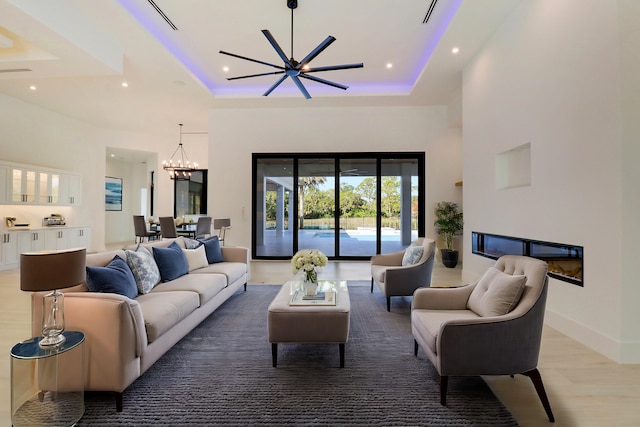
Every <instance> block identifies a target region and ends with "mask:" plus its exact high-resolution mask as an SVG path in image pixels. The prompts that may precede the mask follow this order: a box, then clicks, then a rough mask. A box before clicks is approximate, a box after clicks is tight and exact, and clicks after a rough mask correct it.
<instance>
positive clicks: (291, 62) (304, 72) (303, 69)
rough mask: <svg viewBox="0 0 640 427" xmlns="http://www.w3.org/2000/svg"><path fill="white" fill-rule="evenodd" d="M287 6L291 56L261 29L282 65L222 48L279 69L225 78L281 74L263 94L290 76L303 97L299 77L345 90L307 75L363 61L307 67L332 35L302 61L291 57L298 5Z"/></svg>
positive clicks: (294, 0)
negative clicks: (289, 18) (294, 22)
mask: <svg viewBox="0 0 640 427" xmlns="http://www.w3.org/2000/svg"><path fill="white" fill-rule="evenodd" d="M287 7H288V8H289V9H291V58H287V55H286V54H285V53H284V51H283V50H282V48H281V47H280V45H279V44H278V42H277V41H276V39H275V38H274V37H273V36H272V35H271V32H270V31H269V30H262V34H264V36H265V37H266V38H267V40H268V41H269V43H271V46H272V47H273V48H274V49H275V51H276V53H277V54H278V56H279V57H280V59H282V61H283V62H284V66H280V65H276V64H271V63H268V62H264V61H259V60H257V59H251V58H247V57H246V56H240V55H236V54H234V53H229V52H225V51H223V50H221V51H220V53H221V54H223V55H229V56H233V57H235V58H240V59H244V60H246V61H251V62H256V63H258V64H263V65H267V66H269V67H273V68H277V69H278V70H280V71H271V72H268V73H259V74H250V75H246V76H238V77H230V78H228V79H227V80H239V79H247V78H251V77H260V76H268V75H271V74H283V76H282V77H280V79H279V80H278V81H277V82H275V83H274V84H273V86H271V87H270V88H269V89H268V90H267V91H266V92H265V93H264V94H263V96H268V95H269V94H270V93H271V92H273V90H274V89H275V88H277V87H278V86H279V85H280V84H281V83H282V82H283V81H285V80H286V79H287V77H291V80H293V82H294V83H295V85H296V86H297V87H298V89H299V90H300V92H302V94H303V95H304V97H305V98H307V99H310V98H311V95H309V92H308V91H307V89H306V88H305V87H304V85H303V84H302V82H301V81H300V77H302V78H304V79H308V80H312V81H314V82H318V83H322V84H326V85H329V86H333V87H336V88H338V89H342V90H347V88H348V86H345V85H342V84H339V83H335V82H331V81H329V80H325V79H321V78H319V77H315V76H312V75H309V73H317V72H320V71H333V70H346V69H349V68H362V67H364V64H363V63H359V64H343V65H330V66H325V67H313V68H311V67H309V63H310V62H311V61H312V60H313V59H314V58H315V57H316V56H318V55H319V54H320V53H321V52H322V51H323V50H325V49H326V48H327V47H328V46H329V45H330V44H331V43H333V42H334V41H335V40H336V39H335V37H333V36H329V37H327V38H326V39H325V40H324V41H323V42H322V43H320V44H319V45H318V46H317V47H316V48H315V49H313V50H312V51H311V52H310V53H309V54H308V55H307V56H305V57H304V58H303V59H302V61H300V62H298V61H296V60H295V59H294V58H293V10H294V9H295V8H297V7H298V0H287Z"/></svg>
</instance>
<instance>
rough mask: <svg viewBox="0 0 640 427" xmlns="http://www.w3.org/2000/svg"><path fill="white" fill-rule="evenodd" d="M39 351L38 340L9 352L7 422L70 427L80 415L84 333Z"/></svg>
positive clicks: (74, 333) (69, 333)
mask: <svg viewBox="0 0 640 427" xmlns="http://www.w3.org/2000/svg"><path fill="white" fill-rule="evenodd" d="M63 334H64V336H65V337H66V341H65V342H64V343H62V344H61V345H59V346H57V347H53V348H51V349H43V348H40V346H39V345H38V343H39V342H40V340H41V339H42V337H36V338H31V339H28V340H26V341H23V342H21V343H18V344H16V345H14V346H13V348H12V349H11V421H12V423H13V425H14V426H16V427H17V426H35V425H39V426H48V425H51V426H67V425H68V426H72V425H74V424H76V423H77V422H78V421H79V420H80V418H82V415H83V414H84V334H83V333H82V332H77V331H65V332H63Z"/></svg>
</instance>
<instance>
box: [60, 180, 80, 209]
mask: <svg viewBox="0 0 640 427" xmlns="http://www.w3.org/2000/svg"><path fill="white" fill-rule="evenodd" d="M81 195H82V180H81V177H80V175H74V174H62V175H61V176H60V204H61V205H67V206H79V205H80V201H81Z"/></svg>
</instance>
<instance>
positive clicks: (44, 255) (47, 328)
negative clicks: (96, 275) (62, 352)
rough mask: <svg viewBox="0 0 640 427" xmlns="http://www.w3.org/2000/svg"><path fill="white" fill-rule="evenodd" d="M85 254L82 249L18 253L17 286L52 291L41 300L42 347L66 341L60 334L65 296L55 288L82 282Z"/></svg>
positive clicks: (84, 250)
mask: <svg viewBox="0 0 640 427" xmlns="http://www.w3.org/2000/svg"><path fill="white" fill-rule="evenodd" d="M86 256H87V250H86V249H85V248H78V249H68V250H63V251H42V252H25V253H22V254H20V289H21V290H23V291H28V292H41V291H51V292H49V293H48V294H46V295H44V297H43V299H42V335H43V338H42V339H41V340H40V347H42V348H51V347H54V346H57V345H60V344H62V343H63V342H64V341H65V337H64V335H62V332H64V295H63V294H62V292H60V291H58V289H63V288H68V287H71V286H75V285H78V284H80V283H83V282H84V280H85V262H86Z"/></svg>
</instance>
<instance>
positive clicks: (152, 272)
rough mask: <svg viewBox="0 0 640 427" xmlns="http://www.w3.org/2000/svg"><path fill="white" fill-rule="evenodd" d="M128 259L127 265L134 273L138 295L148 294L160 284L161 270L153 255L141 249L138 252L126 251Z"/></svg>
mask: <svg viewBox="0 0 640 427" xmlns="http://www.w3.org/2000/svg"><path fill="white" fill-rule="evenodd" d="M125 254H126V257H127V265H128V266H129V268H130V269H131V272H132V273H133V277H134V278H135V280H136V285H137V286H138V293H140V294H147V293H149V291H150V290H151V289H153V287H154V286H155V285H157V284H158V283H160V270H158V265H157V264H156V261H155V259H154V258H153V255H151V253H150V252H149V251H148V250H147V249H145V248H143V247H140V248H138V250H136V251H135V252H134V251H130V250H128V249H127V250H126V251H125Z"/></svg>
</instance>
